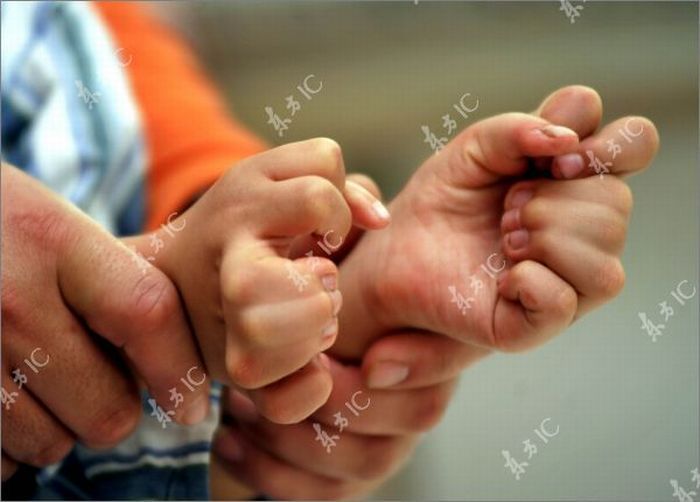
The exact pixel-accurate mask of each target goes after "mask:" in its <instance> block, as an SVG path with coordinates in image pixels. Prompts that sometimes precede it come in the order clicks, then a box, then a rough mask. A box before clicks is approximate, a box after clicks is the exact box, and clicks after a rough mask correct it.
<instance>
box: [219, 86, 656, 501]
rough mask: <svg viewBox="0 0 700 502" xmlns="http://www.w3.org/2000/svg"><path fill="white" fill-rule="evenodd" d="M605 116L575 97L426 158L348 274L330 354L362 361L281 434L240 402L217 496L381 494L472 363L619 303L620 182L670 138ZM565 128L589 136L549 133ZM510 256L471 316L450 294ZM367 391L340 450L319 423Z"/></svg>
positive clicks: (624, 193) (483, 127) (223, 453)
mask: <svg viewBox="0 0 700 502" xmlns="http://www.w3.org/2000/svg"><path fill="white" fill-rule="evenodd" d="M601 116H602V103H601V100H600V97H599V96H598V94H597V93H596V92H595V91H593V90H592V89H590V88H586V87H582V86H572V87H566V88H563V89H560V90H558V91H556V92H555V93H553V94H552V95H550V96H549V97H548V98H547V99H545V100H544V101H543V103H542V105H541V106H540V107H539V108H538V109H537V110H536V111H535V112H533V113H532V114H529V115H526V114H506V115H500V116H497V117H493V118H490V119H486V120H484V121H481V122H479V123H476V124H474V125H472V126H471V127H469V128H467V129H466V130H465V131H463V132H462V133H461V134H460V135H459V136H458V137H456V138H455V139H454V140H453V141H452V142H451V143H450V144H449V145H447V146H446V148H445V149H444V150H442V151H441V152H440V153H439V154H438V155H434V156H431V157H430V158H429V159H428V160H426V162H425V163H424V164H423V165H422V166H421V167H420V168H419V169H418V170H417V171H416V173H415V174H414V176H413V178H412V179H411V180H410V181H409V183H408V184H407V186H406V187H405V188H404V190H403V191H402V192H401V193H400V194H399V195H398V196H397V198H396V199H395V200H394V201H393V202H392V204H391V206H390V208H391V212H392V225H391V226H390V227H389V228H388V229H386V230H384V231H383V232H378V233H368V234H366V235H364V236H363V237H362V238H361V239H360V240H359V242H358V243H357V245H356V246H355V247H354V248H353V250H352V251H351V252H350V253H349V255H348V256H347V257H346V258H345V260H344V261H343V263H342V266H341V278H340V280H341V282H340V284H341V286H340V287H341V290H342V291H343V295H344V297H345V307H344V308H343V310H342V311H341V315H340V323H341V327H340V333H341V335H340V337H339V338H338V341H337V342H336V344H335V345H334V346H333V348H332V349H331V352H332V353H333V354H334V355H335V356H336V357H337V358H339V359H342V360H345V361H347V362H350V363H349V364H346V365H344V364H340V363H339V362H335V361H334V362H333V363H332V367H331V371H332V374H333V377H334V379H333V391H332V393H331V395H330V397H329V400H328V402H327V404H326V405H324V406H323V407H322V408H321V409H320V410H318V411H317V412H316V413H315V414H314V416H313V417H312V419H310V420H306V421H304V422H302V423H300V424H296V425H293V426H291V427H289V426H288V427H280V426H277V425H275V424H272V423H270V422H269V421H266V420H265V419H264V418H262V417H259V416H257V415H255V414H254V413H252V412H251V407H250V406H248V408H246V407H245V406H244V405H243V403H244V399H245V398H244V396H241V395H236V394H234V395H233V396H231V397H230V400H233V401H234V403H229V406H228V408H227V413H228V414H230V415H231V416H232V417H233V421H232V422H231V423H229V424H226V425H224V426H222V427H221V428H220V430H219V432H218V434H217V436H216V440H215V445H214V452H215V457H214V465H213V466H212V472H213V473H216V474H217V475H218V476H221V477H223V480H218V476H217V479H215V480H214V481H213V484H212V489H213V490H215V491H214V496H215V497H217V496H218V497H225V496H227V495H229V496H234V495H232V494H235V493H238V494H241V493H246V492H245V490H246V489H247V490H252V491H261V492H264V493H266V494H267V495H268V496H270V497H272V498H282V497H284V498H312V499H315V498H320V499H326V498H345V497H355V496H360V495H362V494H366V493H368V492H369V491H371V490H372V489H373V488H375V487H376V486H378V485H379V484H381V482H382V481H384V480H385V479H387V478H388V477H389V476H391V475H392V474H393V473H394V472H396V470H397V469H398V468H399V467H400V465H401V464H402V463H403V462H404V461H405V458H406V456H407V455H408V454H409V453H410V451H411V449H412V448H413V446H414V445H415V442H416V441H417V439H418V437H419V436H418V435H419V433H420V432H422V431H424V430H426V429H428V428H430V427H431V426H432V425H434V424H435V423H436V422H437V421H438V420H439V418H440V416H441V415H442V413H443V412H444V410H445V408H446V406H447V403H448V402H449V399H450V396H451V393H452V390H453V387H454V385H453V384H454V379H455V378H456V376H457V375H458V374H459V372H461V371H462V370H463V369H464V368H465V367H466V366H468V365H469V364H471V363H473V362H474V361H476V360H478V359H480V358H481V357H483V356H485V355H487V354H489V353H491V352H493V351H494V350H501V351H519V350H525V349H529V348H532V347H535V346H537V345H539V344H541V343H544V342H545V341H547V340H549V339H551V338H552V337H553V336H555V335H556V334H557V333H559V332H561V331H562V330H563V329H565V328H566V327H567V326H568V325H570V324H571V322H573V321H574V320H575V319H576V318H578V317H580V316H581V315H584V314H585V313H587V312H589V311H591V310H592V309H594V308H596V307H597V306H599V305H601V304H602V303H604V302H606V301H609V300H610V299H611V298H613V297H614V296H615V295H616V294H617V293H619V291H620V290H621V288H622V286H623V284H624V271H623V268H622V266H621V264H620V253H621V251H622V246H623V243H624V239H625V234H626V229H627V225H628V221H629V214H630V211H631V207H632V197H631V193H630V190H629V188H628V187H627V185H626V184H625V183H624V182H623V181H622V180H621V178H622V177H623V176H625V175H628V174H632V173H634V172H637V171H640V170H642V169H643V168H645V167H646V166H648V165H649V163H650V162H651V160H652V159H653V157H654V155H655V153H656V151H657V149H658V134H657V132H656V129H655V128H654V125H653V124H652V123H651V122H649V121H648V120H647V119H643V118H641V117H636V118H634V120H633V121H632V122H631V123H628V122H627V120H628V118H625V119H620V120H617V121H613V122H612V123H611V124H609V125H607V126H606V127H604V128H602V129H601V130H600V131H599V132H596V131H597V129H598V127H599V124H600V119H601ZM551 124H556V125H559V126H564V127H566V128H569V129H571V130H572V131H574V133H575V134H573V135H572V134H568V135H564V136H561V135H560V136H558V137H548V136H547V135H545V134H542V132H541V131H542V128H543V127H546V126H547V125H551ZM626 124H629V125H630V129H631V130H633V131H635V132H636V131H637V130H638V129H639V126H640V125H642V126H643V133H641V134H640V135H639V136H638V137H636V138H635V139H634V141H633V142H632V143H631V144H628V143H625V142H621V141H620V140H621V138H620V137H619V136H616V135H617V134H619V133H618V131H617V129H618V128H620V127H624V126H625V125H626ZM555 132H559V133H561V132H565V131H561V130H557V129H555ZM613 138H614V139H616V140H617V141H618V142H619V143H621V144H622V147H623V150H622V152H621V153H620V154H619V155H618V156H617V157H616V158H615V160H614V162H613V166H612V167H610V173H609V174H605V175H604V176H603V177H602V179H601V178H600V177H599V176H597V175H596V173H595V172H593V171H591V170H589V169H588V168H587V164H588V160H587V157H586V156H585V151H586V150H588V149H591V150H593V151H594V152H595V153H596V155H597V156H598V157H600V158H601V159H603V160H606V161H607V160H609V158H610V154H609V153H608V152H607V143H606V142H607V140H609V139H613ZM571 153H576V154H579V155H581V154H583V155H584V157H583V166H582V167H583V169H581V170H580V172H579V173H577V174H575V175H574V176H573V178H572V179H564V178H565V177H566V176H565V174H567V171H568V174H569V175H570V174H571V172H570V171H569V169H570V168H571V166H570V165H569V166H568V167H564V166H565V165H566V164H567V161H568V162H569V163H570V161H571V157H570V156H569V157H564V156H565V155H570V154H571ZM527 159H531V163H532V164H534V165H535V166H537V167H539V169H540V170H541V171H542V174H541V175H539V176H537V177H536V178H535V179H527V180H526V179H525V178H524V174H525V171H526V169H527V165H528V162H527ZM547 172H551V174H552V177H553V178H554V179H551V178H550V177H545V175H544V174H545V173H547ZM523 189H529V190H531V191H532V194H531V196H530V197H529V198H528V197H524V196H522V195H519V196H516V194H517V193H518V192H520V191H522V190H523ZM506 215H507V216H506ZM518 230H527V232H528V239H527V242H526V243H525V244H524V245H522V242H521V245H520V246H519V247H516V245H515V244H516V242H517V240H518V238H515V237H514V236H513V233H514V232H516V231H518ZM519 235H520V237H519V238H520V240H521V241H522V240H523V239H522V235H523V234H522V233H521V234H519ZM499 249H501V251H502V252H503V254H504V255H505V257H506V259H507V261H508V267H507V271H504V272H502V273H501V274H500V275H499V276H498V280H491V281H487V280H486V279H488V276H486V277H484V276H483V275H482V277H481V279H483V280H484V287H483V289H482V290H481V291H480V294H479V296H478V299H477V301H476V302H475V303H474V304H473V305H472V308H471V309H468V310H467V313H466V315H462V313H461V312H460V310H459V309H458V308H457V306H456V305H455V304H454V303H451V301H450V299H451V298H450V294H449V291H448V287H449V286H450V285H458V287H459V288H460V290H464V291H465V292H467V293H468V291H469V289H468V287H469V282H468V278H469V275H471V274H474V273H475V272H478V271H479V270H480V265H481V264H482V263H483V262H484V260H485V259H486V258H487V257H488V256H489V255H491V253H493V252H496V251H498V250H499ZM496 265H498V263H497V262H496ZM351 361H358V362H357V364H352V363H351ZM387 363H388V364H390V365H392V366H393V368H392V369H393V370H396V368H397V367H400V368H402V369H405V370H407V371H405V372H404V373H405V375H404V377H403V379H401V380H398V381H396V379H395V378H394V381H393V383H391V384H387V382H388V381H389V380H388V379H387V378H386V376H387V369H386V365H387ZM382 374H383V376H384V378H379V376H381V375H382ZM395 374H396V371H394V376H395ZM363 384H364V385H365V387H366V388H367V387H369V388H371V389H372V390H371V392H370V393H371V399H372V403H371V406H370V407H369V408H368V409H367V410H366V411H365V412H363V413H362V414H361V415H360V416H359V417H357V418H355V419H353V420H352V422H351V424H350V426H349V428H348V429H346V430H345V431H343V435H342V440H341V441H340V442H339V443H338V446H337V447H336V448H335V449H334V450H333V454H332V455H328V454H326V452H325V450H323V449H322V448H320V447H319V444H318V443H317V442H315V441H313V440H312V438H313V437H315V432H314V430H313V429H312V427H311V425H312V422H313V421H318V422H319V423H321V424H323V425H325V426H326V428H330V429H331V430H332V428H333V413H334V412H335V411H336V410H338V409H340V407H341V406H343V403H344V402H345V401H346V400H347V399H348V397H349V396H350V395H352V393H353V392H355V391H356V390H357V389H359V388H362V385H363ZM246 409H247V410H248V411H245V410H246ZM226 474H227V475H228V477H225V476H226ZM217 490H219V491H217ZM226 490H228V491H226ZM236 490H242V491H236Z"/></svg>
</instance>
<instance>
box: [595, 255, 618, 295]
mask: <svg viewBox="0 0 700 502" xmlns="http://www.w3.org/2000/svg"><path fill="white" fill-rule="evenodd" d="M624 286H625V270H624V268H623V266H622V263H620V260H618V259H616V258H608V259H606V260H604V261H602V262H601V263H600V264H599V266H598V269H597V271H596V273H595V276H594V291H595V292H596V293H597V294H598V295H599V296H601V297H602V298H604V299H611V298H613V297H615V296H617V295H618V294H619V293H620V291H622V289H623V288H624Z"/></svg>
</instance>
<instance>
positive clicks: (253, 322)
mask: <svg viewBox="0 0 700 502" xmlns="http://www.w3.org/2000/svg"><path fill="white" fill-rule="evenodd" d="M237 324H238V328H239V329H238V330H236V332H237V333H236V334H237V336H238V337H239V338H240V339H241V341H242V342H243V344H244V345H245V346H246V347H248V348H249V349H253V348H258V349H262V348H270V346H271V344H270V342H271V340H272V337H270V334H269V329H268V327H267V321H266V319H265V317H264V316H261V315H259V314H258V312H257V311H256V309H244V310H243V311H241V312H240V313H239V315H238V323H237Z"/></svg>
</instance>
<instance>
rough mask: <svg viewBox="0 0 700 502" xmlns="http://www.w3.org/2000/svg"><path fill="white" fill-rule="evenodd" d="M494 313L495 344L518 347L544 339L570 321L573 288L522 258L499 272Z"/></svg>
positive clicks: (573, 311) (507, 348)
mask: <svg viewBox="0 0 700 502" xmlns="http://www.w3.org/2000/svg"><path fill="white" fill-rule="evenodd" d="M498 291H499V293H500V295H501V296H499V298H498V300H497V303H496V310H495V313H494V332H493V345H494V348H496V349H498V350H503V351H508V352H510V351H518V350H524V349H529V348H532V347H534V346H536V345H540V344H541V343H543V342H545V341H547V340H548V339H550V338H551V337H552V336H554V335H555V334H557V333H559V332H560V331H562V330H564V329H565V328H566V327H567V326H568V325H569V324H571V322H572V320H573V319H574V315H575V314H576V307H577V295H576V291H575V290H574V288H573V287H572V286H571V285H570V284H568V283H567V282H566V281H564V280H563V279H562V278H561V277H559V276H558V275H557V274H555V273H554V272H553V271H552V270H550V269H548V268H547V267H545V266H544V265H542V264H540V263H537V262H535V261H530V260H527V261H523V262H520V263H518V264H516V265H515V266H514V267H512V268H511V269H510V270H508V271H507V272H505V273H503V274H501V276H499V286H498Z"/></svg>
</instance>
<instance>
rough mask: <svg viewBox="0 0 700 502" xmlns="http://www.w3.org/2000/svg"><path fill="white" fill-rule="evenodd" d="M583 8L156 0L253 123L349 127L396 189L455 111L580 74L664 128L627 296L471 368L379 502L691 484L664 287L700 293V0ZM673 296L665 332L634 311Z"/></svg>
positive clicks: (694, 321) (376, 171) (637, 228)
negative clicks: (508, 456) (522, 467)
mask: <svg viewBox="0 0 700 502" xmlns="http://www.w3.org/2000/svg"><path fill="white" fill-rule="evenodd" d="M573 4H574V5H581V6H583V9H581V10H580V11H579V13H580V16H579V17H578V18H576V21H575V23H573V24H572V23H570V22H569V19H567V17H566V16H565V14H564V12H563V11H561V10H560V2H558V1H551V2H536V3H535V2H517V3H506V2H482V3H476V2H432V1H424V0H421V1H419V2H418V3H417V4H415V3H414V2H413V1H411V0H407V1H401V2H269V1H267V2H266V1H256V2H214V1H206V2H197V3H194V4H191V3H171V4H167V5H161V8H162V9H163V10H167V11H168V15H169V16H170V17H171V18H172V21H173V23H175V24H176V25H177V26H178V27H179V28H180V29H181V30H182V31H184V32H185V33H186V35H187V36H188V37H189V39H190V40H191V42H192V43H193V45H194V46H195V47H196V49H197V51H198V52H199V53H200V55H201V56H202V58H203V60H204V62H205V65H206V66H207V68H208V69H209V71H210V73H211V74H212V76H213V77H214V78H215V79H216V80H217V81H218V83H219V84H220V87H221V89H222V90H223V91H224V92H225V93H226V95H227V97H228V98H229V100H230V103H231V108H232V110H233V111H234V113H235V114H236V115H237V116H238V117H239V119H240V120H241V121H242V122H243V123H245V124H247V125H248V126H249V127H250V128H251V129H252V130H253V131H255V132H256V133H257V134H259V135H260V136H262V137H264V138H266V139H267V140H268V141H269V142H270V143H272V144H278V143H281V142H287V141H294V140H299V139H304V138H309V137H314V136H329V137H332V138H334V139H336V140H337V141H338V142H339V143H340V144H341V145H342V147H343V149H344V153H345V158H346V164H347V166H348V170H349V171H364V172H367V173H369V174H371V175H372V176H374V177H375V178H376V179H377V180H378V181H379V182H380V184H381V186H382V188H383V190H384V191H385V194H386V195H387V197H391V196H392V195H393V194H395V193H396V192H397V191H398V190H400V188H401V186H402V185H403V184H404V183H405V181H406V179H407V178H408V177H409V176H410V174H411V173H412V172H413V171H414V169H415V168H416V167H417V166H419V165H420V163H421V162H422V161H423V160H424V159H425V158H426V157H427V156H428V155H429V154H430V153H431V151H430V149H429V147H428V145H427V144H426V143H424V142H423V139H424V136H423V133H422V132H421V130H420V126H421V125H424V124H425V125H428V126H429V127H430V128H431V129H432V130H433V131H435V132H442V121H441V116H442V115H444V114H446V113H449V112H452V116H453V118H455V119H456V120H458V126H459V128H460V129H461V128H463V127H466V126H468V125H469V124H471V123H473V122H474V121H476V120H479V119H481V118H485V117H488V116H490V115H494V114H497V113H501V112H505V111H513V110H521V111H529V110H532V109H534V108H535V107H536V106H537V104H538V103H539V101H540V100H541V99H542V98H544V97H545V96H546V95H547V94H549V93H550V92H551V91H553V90H555V89H557V88H558V87H560V86H563V85H567V84H585V85H589V86H592V87H594V88H595V89H597V90H598V91H599V92H600V94H601V96H602V97H603V101H604V106H605V121H609V120H611V119H613V118H615V117H618V116H621V115H626V114H641V115H646V116H648V117H649V118H651V119H652V120H653V121H654V122H655V123H656V124H657V126H658V128H659V131H660V135H661V151H660V153H659V155H658V157H657V158H656V160H655V161H654V164H653V166H652V168H651V169H650V170H649V171H647V172H645V173H644V174H642V175H640V176H637V177H635V178H633V179H632V180H631V184H632V188H633V190H634V193H635V196H636V200H635V204H636V208H635V212H634V215H633V220H632V225H631V229H630V233H629V243H628V246H627V250H626V253H625V256H624V263H625V264H626V269H627V273H628V281H627V286H626V288H625V291H624V292H623V294H622V295H621V296H620V297H619V298H618V299H617V300H616V301H614V302H613V303H611V304H609V305H608V306H606V307H605V308H603V309H601V310H598V311H596V312H595V313H594V314H593V315H590V316H588V317H586V318H585V319H584V320H582V321H580V322H577V323H576V324H575V325H574V326H573V327H572V328H571V329H569V330H568V332H567V333H566V334H564V335H563V336H561V337H560V338H558V339H557V340H555V341H553V342H552V343H549V344H548V345H546V346H545V347H543V348H540V349H539V350H537V351H534V352H532V353H526V354H520V355H513V356H506V355H500V356H496V357H491V358H488V359H486V360H484V361H483V362H481V363H479V364H477V365H476V366H474V367H472V368H471V369H469V370H468V371H467V372H465V374H464V375H463V377H462V380H461V384H460V388H459V392H458V395H457V396H456V397H455V399H454V401H453V403H452V405H451V407H450V409H449V411H448V413H447V415H446V417H445V418H444V420H443V421H442V422H441V424H440V425H439V426H438V427H437V428H436V429H435V430H434V431H432V432H431V433H429V434H428V435H427V436H426V438H425V440H424V441H423V443H422V444H421V446H420V447H419V449H418V451H417V454H416V455H415V457H414V458H413V460H412V461H411V462H410V463H409V464H408V465H407V467H406V468H405V469H404V470H403V471H402V473H401V474H400V475H398V476H397V477H396V478H395V479H394V480H393V481H392V482H390V483H389V484H388V485H386V486H385V487H384V488H383V489H382V490H381V491H380V492H378V493H377V494H376V497H377V498H383V499H395V498H412V499H450V500H474V499H478V500H583V499H588V500H591V499H593V500H649V501H652V500H653V501H657V500H674V497H673V489H672V487H671V485H670V483H669V480H670V479H676V480H678V482H679V484H680V485H681V486H682V487H683V488H685V489H686V490H691V489H692V490H695V485H694V483H691V474H690V471H691V469H694V468H695V467H697V466H698V464H699V460H698V457H699V449H698V366H699V364H698V297H699V296H700V295H696V296H695V298H693V299H692V300H691V301H690V302H689V303H688V304H687V305H686V306H685V307H680V306H679V305H677V304H676V303H675V301H674V300H673V299H672V298H671V296H670V291H671V290H672V289H675V287H676V285H677V284H678V283H679V282H680V281H681V280H684V279H686V280H688V281H689V282H690V283H691V285H692V286H696V287H697V286H698V202H697V201H698V169H697V166H698V164H697V162H698V4H697V3H689V2H658V3H656V2H624V3H602V2H591V1H589V2H586V3H582V2H573ZM309 74H314V75H315V76H316V78H317V79H318V80H321V81H322V82H323V90H322V91H321V92H320V93H318V94H317V95H315V96H314V97H313V99H312V100H311V101H306V100H305V99H304V98H303V97H302V96H301V95H300V93H299V92H298V91H297V90H296V86H297V85H299V84H300V83H301V81H302V80H303V79H304V77H306V76H307V75H309ZM314 83H315V81H314ZM465 92H470V93H471V94H472V96H476V97H478V98H479V100H480V105H479V109H478V111H476V112H475V113H473V114H472V115H471V116H470V117H469V119H466V120H465V119H462V117H460V116H458V115H457V114H456V113H455V112H454V109H453V108H452V105H453V103H455V102H457V101H458V100H459V98H460V96H462V95H463V94H464V93H465ZM292 93H294V94H295V95H296V96H297V99H300V100H301V103H302V109H301V110H300V111H299V112H297V114H296V115H295V117H294V118H293V122H292V123H291V124H290V126H289V130H288V131H286V134H285V136H284V138H279V137H278V136H277V134H276V133H275V131H274V130H273V129H272V127H271V126H270V125H269V124H267V123H266V121H267V116H266V114H265V111H264V108H265V107H266V106H272V107H273V108H274V109H275V110H276V111H277V112H278V113H280V114H281V115H287V110H285V97H286V96H288V95H290V94H292ZM466 102H467V103H472V102H473V101H469V100H467V101H466ZM443 135H444V134H443ZM452 136H454V134H453V135H452ZM664 300H668V301H671V302H672V305H673V306H674V308H675V315H674V316H673V317H672V318H670V319H669V321H668V322H667V323H666V330H665V335H664V336H663V337H661V338H660V339H659V340H658V341H657V342H656V343H652V341H651V339H650V337H649V336H648V335H647V334H646V332H645V331H644V330H642V329H641V321H640V320H639V317H638V312H646V313H647V314H648V315H649V316H650V317H652V318H653V319H654V320H656V321H659V320H660V319H661V316H660V314H659V307H658V303H659V302H662V301H664ZM548 417H551V423H550V424H549V427H550V428H555V427H556V426H559V428H560V432H559V434H558V435H557V436H556V437H554V438H552V439H551V440H550V441H549V443H548V444H546V445H543V444H542V442H541V440H539V438H538V437H537V436H536V435H535V433H534V432H533V429H535V428H536V427H538V426H539V424H540V423H541V422H542V420H544V419H545V418H548ZM528 438H529V439H532V440H533V442H535V443H536V444H537V445H538V449H539V451H538V453H537V454H536V455H535V456H534V457H533V458H532V459H531V460H530V465H529V466H528V468H527V471H526V473H525V474H524V475H523V476H522V477H521V479H520V480H519V481H516V479H515V478H514V476H513V474H512V473H511V472H510V470H508V469H506V468H505V467H504V459H503V457H502V455H501V450H504V449H505V450H509V451H510V452H511V453H512V454H513V455H514V456H515V457H516V458H518V459H519V460H524V459H525V458H526V455H525V454H524V453H523V444H522V442H523V441H524V440H526V439H528Z"/></svg>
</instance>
